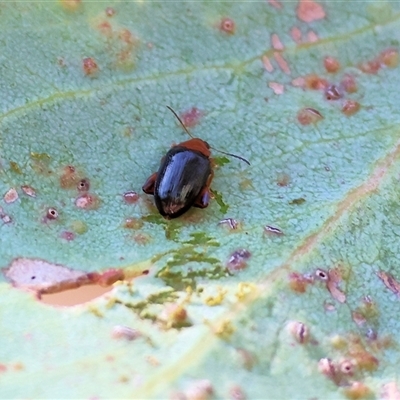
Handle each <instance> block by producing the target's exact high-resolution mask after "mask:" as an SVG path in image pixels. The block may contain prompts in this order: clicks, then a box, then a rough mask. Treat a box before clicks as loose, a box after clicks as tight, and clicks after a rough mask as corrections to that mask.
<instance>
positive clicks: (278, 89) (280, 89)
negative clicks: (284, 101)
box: [268, 82, 285, 95]
mask: <svg viewBox="0 0 400 400" xmlns="http://www.w3.org/2000/svg"><path fill="white" fill-rule="evenodd" d="M268 86H269V87H270V88H271V89H272V90H273V91H274V93H275V94H277V95H280V94H283V93H284V92H285V86H283V85H282V83H278V82H269V83H268Z"/></svg>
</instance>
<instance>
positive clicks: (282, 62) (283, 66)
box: [274, 51, 290, 75]
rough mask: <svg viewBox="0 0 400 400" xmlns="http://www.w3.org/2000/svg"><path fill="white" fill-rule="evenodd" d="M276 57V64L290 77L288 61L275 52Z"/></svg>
mask: <svg viewBox="0 0 400 400" xmlns="http://www.w3.org/2000/svg"><path fill="white" fill-rule="evenodd" d="M274 57H275V60H276V62H277V63H278V65H279V68H280V69H281V70H282V71H283V72H284V73H285V74H287V75H290V68H289V65H288V63H287V62H286V60H285V59H284V58H283V56H282V54H281V53H279V52H277V51H275V52H274Z"/></svg>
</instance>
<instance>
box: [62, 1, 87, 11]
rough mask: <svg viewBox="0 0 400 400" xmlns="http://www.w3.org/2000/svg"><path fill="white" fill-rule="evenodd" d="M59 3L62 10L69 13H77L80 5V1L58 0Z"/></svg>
mask: <svg viewBox="0 0 400 400" xmlns="http://www.w3.org/2000/svg"><path fill="white" fill-rule="evenodd" d="M60 1H61V5H62V7H63V8H64V10H66V11H70V12H75V11H78V10H79V9H80V7H81V5H82V1H81V0H60Z"/></svg>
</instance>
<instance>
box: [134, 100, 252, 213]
mask: <svg viewBox="0 0 400 400" xmlns="http://www.w3.org/2000/svg"><path fill="white" fill-rule="evenodd" d="M167 107H168V109H169V110H170V111H171V112H172V113H173V114H174V115H175V117H176V118H177V119H178V121H179V122H180V124H181V125H182V127H183V129H184V130H185V131H186V133H187V134H188V135H189V136H190V137H191V139H190V140H186V141H184V142H181V143H178V144H177V145H174V146H172V147H171V149H170V150H169V151H168V152H167V154H166V155H165V156H164V157H163V158H162V160H161V163H160V168H159V169H158V172H155V173H154V174H152V175H151V176H150V177H149V178H148V179H147V181H146V182H145V184H144V185H143V186H142V190H143V191H144V192H145V193H146V194H151V195H153V196H154V200H155V203H156V206H157V209H158V211H159V213H160V214H161V215H162V216H163V217H164V218H167V219H172V218H177V217H179V216H180V215H182V214H184V213H185V212H186V211H188V210H189V209H190V208H191V207H192V206H193V207H199V208H206V207H207V206H208V203H209V200H210V197H211V195H210V185H211V181H212V179H213V176H214V171H213V161H212V158H211V146H210V145H209V144H208V143H207V142H206V141H204V140H202V139H200V138H196V137H193V136H192V135H191V134H190V132H189V131H188V129H187V128H186V126H185V125H184V124H183V122H182V121H181V119H180V118H179V116H178V115H177V114H176V112H175V111H174V110H173V109H172V108H171V107H169V106H167ZM214 150H216V149H214ZM217 151H220V150H217ZM220 152H221V153H223V154H226V155H230V156H233V157H236V158H239V159H240V160H243V161H244V162H246V163H247V164H249V165H250V163H249V162H248V161H247V160H246V159H244V158H242V157H240V156H236V155H234V154H230V153H225V152H223V151H220Z"/></svg>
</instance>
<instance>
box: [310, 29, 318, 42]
mask: <svg viewBox="0 0 400 400" xmlns="http://www.w3.org/2000/svg"><path fill="white" fill-rule="evenodd" d="M318 40H319V37H318V35H317V34H316V33H315V32H314V31H308V32H307V41H308V42H309V43H316V42H318Z"/></svg>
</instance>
